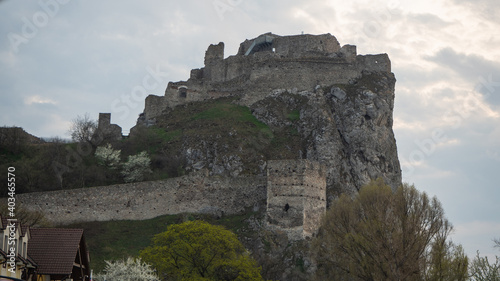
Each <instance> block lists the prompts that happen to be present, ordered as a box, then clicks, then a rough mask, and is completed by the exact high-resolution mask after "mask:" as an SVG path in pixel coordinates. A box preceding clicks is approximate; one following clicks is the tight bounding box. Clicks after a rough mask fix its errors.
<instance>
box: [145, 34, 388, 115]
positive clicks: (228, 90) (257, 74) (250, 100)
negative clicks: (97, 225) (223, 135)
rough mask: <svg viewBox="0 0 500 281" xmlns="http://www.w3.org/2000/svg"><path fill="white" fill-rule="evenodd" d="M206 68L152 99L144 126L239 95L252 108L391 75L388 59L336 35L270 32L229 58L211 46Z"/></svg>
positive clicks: (221, 49)
mask: <svg viewBox="0 0 500 281" xmlns="http://www.w3.org/2000/svg"><path fill="white" fill-rule="evenodd" d="M204 64H205V66H204V67H203V68H200V69H193V70H191V75H190V78H189V79H188V80H187V81H179V82H170V83H168V86H167V88H166V90H165V94H164V96H155V95H150V96H148V97H147V98H146V101H145V109H144V113H143V115H144V116H143V117H142V118H141V122H143V123H144V124H154V120H155V118H156V117H157V116H159V115H161V114H162V112H163V111H164V110H165V109H167V108H173V107H175V106H177V105H180V104H185V103H188V102H193V101H203V100H207V99H216V98H221V97H227V96H237V97H239V98H240V100H239V103H240V104H241V105H245V106H250V105H251V104H254V103H255V102H257V101H259V100H262V99H264V98H265V97H266V96H267V95H268V94H269V93H270V91H272V90H275V89H295V90H297V91H303V90H312V89H314V88H315V87H317V86H330V85H332V84H337V83H338V84H347V83H349V81H352V80H354V79H356V78H359V77H360V76H361V75H362V72H363V71H381V72H386V73H390V72H391V62H390V60H389V57H388V56H387V54H379V55H357V53H356V46H354V45H344V46H342V47H341V46H340V44H339V42H338V41H337V39H336V38H335V37H334V36H332V35H331V34H323V35H295V36H279V35H276V34H272V33H266V34H263V35H260V36H259V37H257V38H254V39H252V40H246V41H244V42H243V43H241V44H240V47H239V50H238V53H237V54H236V55H233V56H229V57H227V58H224V43H223V42H220V43H219V44H217V45H210V46H209V47H208V49H207V51H206V53H205V63H204Z"/></svg>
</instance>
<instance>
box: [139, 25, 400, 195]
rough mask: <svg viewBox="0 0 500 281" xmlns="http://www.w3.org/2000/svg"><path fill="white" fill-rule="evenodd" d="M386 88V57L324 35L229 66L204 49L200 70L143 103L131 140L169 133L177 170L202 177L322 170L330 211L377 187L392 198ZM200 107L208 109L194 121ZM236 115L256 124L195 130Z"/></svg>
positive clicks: (258, 48)
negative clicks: (304, 165)
mask: <svg viewBox="0 0 500 281" xmlns="http://www.w3.org/2000/svg"><path fill="white" fill-rule="evenodd" d="M395 81H396V80H395V78H394V74H393V73H392V72H391V64H390V60H389V57H388V56H387V54H379V55H357V54H356V47H355V46H352V45H345V46H342V47H341V46H340V44H339V43H338V41H337V39H336V38H335V37H334V36H332V35H330V34H325V35H317V36H314V35H298V36H278V35H275V34H271V33H268V34H263V35H261V36H259V37H257V38H255V39H252V40H246V41H245V42H243V43H241V45H240V48H239V51H238V53H237V55H235V56H230V57H228V58H224V44H223V43H219V44H218V45H211V46H210V47H209V48H208V50H207V52H206V54H205V67H204V68H201V69H194V70H192V71H191V77H190V79H189V80H187V81H180V82H170V83H169V84H168V87H167V89H166V91H165V96H162V97H159V96H148V97H147V98H146V106H145V110H144V113H143V114H142V116H141V118H140V120H138V124H137V126H136V128H134V129H133V130H131V135H133V134H134V131H137V129H138V128H140V127H144V126H151V125H153V126H156V127H159V128H161V129H163V130H165V131H166V132H167V133H169V132H170V133H172V132H175V131H177V132H179V136H178V138H177V147H178V149H179V150H180V151H178V152H177V153H180V154H181V155H182V157H183V158H184V161H185V166H186V169H187V170H188V171H189V170H198V169H201V168H208V169H209V171H210V174H211V175H221V176H229V177H235V176H239V175H242V174H262V175H263V174H264V173H265V171H266V161H267V160H272V159H308V160H312V161H317V162H319V163H321V164H322V165H324V166H325V167H326V178H327V197H328V199H329V201H331V199H332V198H335V197H336V196H338V195H339V194H340V193H350V194H353V193H355V192H357V190H359V188H360V187H361V186H362V185H364V184H366V183H367V182H368V181H369V180H370V179H375V178H378V177H382V178H383V179H384V180H385V181H386V183H387V184H389V185H390V186H392V187H393V188H394V189H395V188H397V186H399V185H400V184H401V169H400V164H399V160H398V157H397V149H396V141H395V138H394V134H393V131H392V124H393V119H392V113H393V106H394V85H395ZM207 104H212V105H214V106H212V107H210V108H204V109H203V110H198V111H197V108H200V107H201V105H204V106H206V105H207ZM224 104H225V105H226V106H223V105H224ZM233 107H234V108H233ZM236 107H245V108H246V107H247V108H249V109H250V113H251V114H252V116H253V118H256V120H258V121H256V122H254V121H251V122H253V124H251V122H246V121H244V122H241V124H239V125H236V123H237V122H239V121H238V120H237V119H238V118H239V117H238V118H235V117H233V119H231V118H229V119H228V120H225V121H224V120H223V121H222V123H219V124H218V123H217V122H215V121H214V122H205V123H196V122H195V120H201V119H204V118H205V119H204V120H205V121H206V120H209V119H210V118H211V117H206V116H205V115H203V114H205V113H207V112H212V111H213V112H212V113H213V114H215V113H216V112H219V114H223V113H226V112H233V111H234V110H236V109H235V108H236ZM210 110H212V111H210ZM190 114H192V116H191V117H189V118H187V116H189V115H190ZM207 114H208V113H207ZM179 116H185V117H186V118H185V119H184V120H181V121H180V119H176V118H179ZM200 116H202V117H200ZM203 116H205V117H203ZM207 116H208V115H207ZM172 120H177V121H172ZM210 120H211V119H210ZM219 121H220V120H219ZM224 122H225V123H224ZM245 122H246V123H245ZM260 125H262V126H260ZM245 126H247V127H248V128H247V127H245ZM209 128H210V129H209ZM190 132H191V133H190ZM244 132H251V133H249V134H246V135H245V133H244ZM172 146H175V145H172Z"/></svg>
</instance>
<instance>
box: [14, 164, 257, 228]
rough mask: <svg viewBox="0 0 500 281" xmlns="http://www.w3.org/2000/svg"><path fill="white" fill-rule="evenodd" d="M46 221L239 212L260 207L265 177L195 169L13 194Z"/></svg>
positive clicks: (66, 221)
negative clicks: (126, 181) (167, 176)
mask: <svg viewBox="0 0 500 281" xmlns="http://www.w3.org/2000/svg"><path fill="white" fill-rule="evenodd" d="M16 199H17V201H18V202H20V203H21V204H22V205H23V206H24V207H25V208H27V209H30V210H34V211H41V212H42V213H43V214H45V216H46V218H47V219H48V220H49V221H52V222H54V223H60V224H68V223H72V222H79V221H110V220H144V219H150V218H154V217H157V216H161V215H167V214H179V213H209V214H213V215H217V216H220V215H223V214H237V213H242V212H245V211H246V210H247V209H252V208H254V209H255V210H256V209H258V208H264V204H265V200H266V181H265V178H264V177H257V176H254V177H238V178H220V177H207V176H206V174H204V173H202V172H199V173H196V174H192V175H189V176H183V177H178V178H172V179H167V180H160V181H151V182H138V183H129V184H118V185H111V186H102V187H89V188H80V189H70V190H60V191H50V192H35V193H26V194H18V195H17V197H16Z"/></svg>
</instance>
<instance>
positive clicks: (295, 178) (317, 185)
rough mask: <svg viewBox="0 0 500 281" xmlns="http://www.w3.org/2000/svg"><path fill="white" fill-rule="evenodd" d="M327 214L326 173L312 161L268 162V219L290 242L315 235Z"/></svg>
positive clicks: (270, 224)
mask: <svg viewBox="0 0 500 281" xmlns="http://www.w3.org/2000/svg"><path fill="white" fill-rule="evenodd" d="M325 211H326V173H325V169H324V167H322V166H321V165H320V164H319V163H317V162H313V161H309V160H305V159H304V160H270V161H268V162H267V219H266V223H267V225H268V226H269V227H270V228H274V229H278V230H282V231H284V232H286V233H287V235H288V237H289V239H291V240H299V239H303V238H305V237H311V236H313V235H315V233H316V232H317V230H318V228H319V223H320V219H321V216H322V215H323V213H324V212H325Z"/></svg>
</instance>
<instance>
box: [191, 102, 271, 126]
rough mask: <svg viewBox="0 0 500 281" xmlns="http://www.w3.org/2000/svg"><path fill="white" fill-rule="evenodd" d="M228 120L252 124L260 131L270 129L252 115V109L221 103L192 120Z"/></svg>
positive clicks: (198, 114) (196, 115)
mask: <svg viewBox="0 0 500 281" xmlns="http://www.w3.org/2000/svg"><path fill="white" fill-rule="evenodd" d="M216 119H219V120H228V121H233V122H243V123H251V124H253V125H255V127H257V128H258V129H266V128H268V127H267V125H266V124H264V123H262V122H260V121H259V120H257V118H255V116H253V115H252V112H251V111H250V109H249V108H248V107H246V106H241V105H236V104H232V103H224V102H219V103H215V104H214V105H213V106H212V107H210V108H208V109H206V110H204V111H202V112H200V113H197V114H195V115H194V116H192V117H191V120H216Z"/></svg>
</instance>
